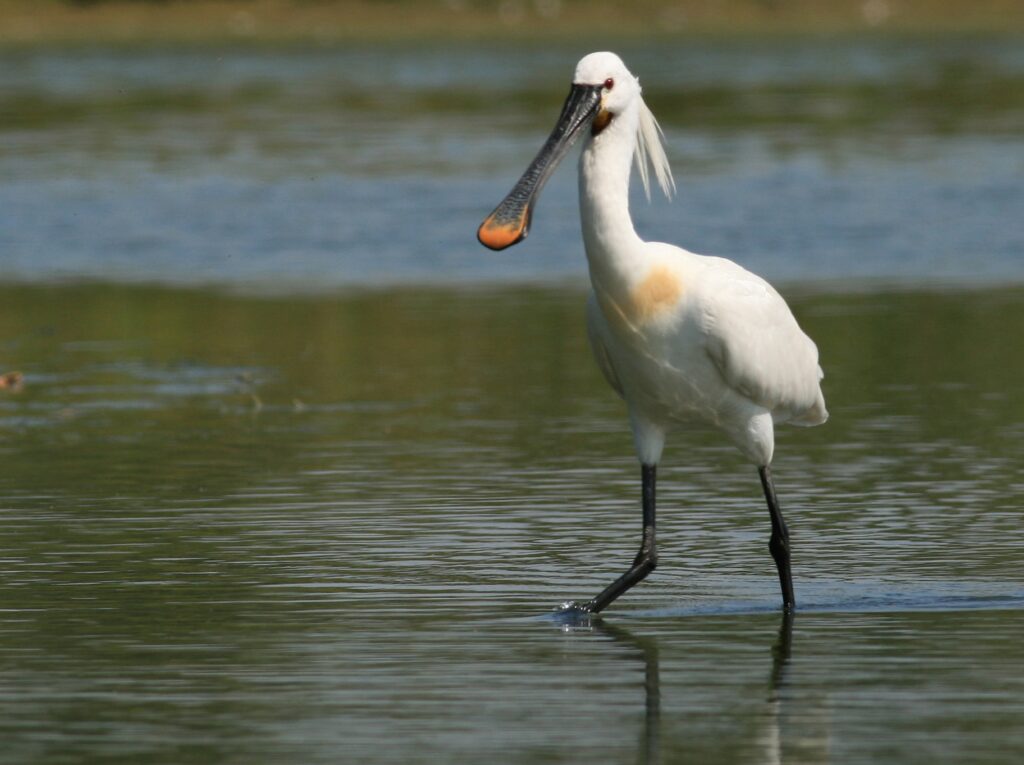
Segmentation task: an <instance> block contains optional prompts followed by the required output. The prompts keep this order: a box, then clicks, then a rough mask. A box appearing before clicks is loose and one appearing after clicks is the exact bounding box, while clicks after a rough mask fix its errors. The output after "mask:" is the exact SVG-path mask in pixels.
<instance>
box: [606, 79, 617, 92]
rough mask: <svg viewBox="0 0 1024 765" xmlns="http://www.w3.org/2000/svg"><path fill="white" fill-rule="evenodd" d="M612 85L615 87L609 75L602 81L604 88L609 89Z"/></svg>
mask: <svg viewBox="0 0 1024 765" xmlns="http://www.w3.org/2000/svg"><path fill="white" fill-rule="evenodd" d="M614 87H615V80H613V79H612V78H611V77H609V78H608V79H607V80H605V81H604V89H605V90H611V89H612V88H614Z"/></svg>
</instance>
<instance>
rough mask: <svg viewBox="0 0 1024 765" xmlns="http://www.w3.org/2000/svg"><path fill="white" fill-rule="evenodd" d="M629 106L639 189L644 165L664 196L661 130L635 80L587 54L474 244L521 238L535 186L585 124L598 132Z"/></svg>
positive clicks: (667, 184) (605, 57)
mask: <svg viewBox="0 0 1024 765" xmlns="http://www.w3.org/2000/svg"><path fill="white" fill-rule="evenodd" d="M632 109H637V117H636V119H631V120H629V121H628V122H627V124H632V125H634V126H635V127H634V131H633V132H627V134H626V138H627V139H628V140H632V141H635V147H634V148H635V152H636V159H637V164H638V166H639V168H640V178H641V181H642V182H643V185H644V190H645V191H647V193H648V196H650V184H649V181H648V164H650V165H652V166H653V167H654V171H655V175H656V176H657V178H658V182H659V184H660V185H661V188H662V190H664V191H665V194H666V195H670V194H671V190H672V189H673V188H674V185H673V183H672V174H671V170H670V169H669V165H668V159H667V158H666V156H665V151H664V149H663V148H662V145H661V129H660V128H659V127H658V123H657V121H656V120H655V119H654V115H653V114H651V112H650V110H649V109H648V108H647V106H646V104H644V101H643V98H642V97H641V95H640V81H639V80H637V78H636V77H634V76H633V75H632V74H631V73H630V71H629V70H628V69H627V68H626V65H625V64H624V63H622V59H620V58H619V57H618V56H616V55H615V54H614V53H608V52H601V53H591V54H589V55H587V56H584V57H583V58H582V59H580V62H579V63H578V64H577V65H576V72H575V74H574V76H573V80H572V86H571V87H570V89H569V95H568V96H567V97H566V99H565V103H564V104H563V106H562V113H561V115H560V116H559V118H558V122H557V123H556V124H555V128H554V130H552V131H551V135H550V136H548V140H547V141H546V142H545V143H544V146H543V147H542V148H541V150H540V152H538V154H537V156H536V157H534V159H533V162H531V163H530V166H529V167H528V168H527V169H526V172H524V173H523V175H522V177H521V178H520V179H519V181H518V182H517V183H516V185H515V186H513V187H512V190H511V191H510V192H509V193H508V194H507V195H506V197H505V198H504V199H503V200H502V201H501V203H500V204H499V205H498V206H497V207H495V208H494V211H493V212H492V213H491V214H490V215H488V216H487V217H486V218H485V219H484V222H483V223H481V224H480V228H479V229H478V230H477V234H476V235H477V239H479V240H480V243H481V244H483V245H484V246H485V247H489V248H490V249H492V250H504V249H505V248H506V247H511V246H512V245H514V244H517V243H518V242H521V241H522V240H523V239H525V238H526V235H527V234H528V233H529V231H530V220H531V218H532V217H533V206H534V204H535V203H536V201H537V197H538V196H540V192H541V189H542V188H544V184H545V183H547V180H548V178H549V177H550V176H551V173H553V172H554V170H555V167H557V166H558V163H559V162H560V161H561V159H562V158H563V157H564V156H565V155H566V154H567V153H568V152H569V149H570V148H572V145H573V144H574V143H575V142H576V140H577V139H578V138H579V137H580V135H581V134H583V133H584V132H585V131H586V129H587V128H590V133H591V135H593V136H598V135H600V134H601V133H603V132H604V131H605V130H606V129H607V128H608V126H609V125H611V124H612V123H613V122H614V121H615V120H616V119H617V118H619V117H621V116H623V115H626V114H627V113H629V112H630V110H632ZM613 132H615V131H613ZM602 140H603V139H602Z"/></svg>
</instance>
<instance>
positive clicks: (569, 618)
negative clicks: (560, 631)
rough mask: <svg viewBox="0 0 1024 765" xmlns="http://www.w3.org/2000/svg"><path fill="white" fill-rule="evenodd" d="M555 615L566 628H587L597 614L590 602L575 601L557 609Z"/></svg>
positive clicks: (568, 601) (565, 603) (567, 602)
mask: <svg viewBox="0 0 1024 765" xmlns="http://www.w3.org/2000/svg"><path fill="white" fill-rule="evenodd" d="M553 615H554V617H555V619H556V620H557V621H559V622H561V623H562V624H565V625H566V626H573V627H585V626H589V625H590V619H591V617H593V616H594V615H595V614H594V611H593V610H592V608H591V604H590V602H589V601H588V602H586V603H577V602H576V601H575V600H567V601H565V602H564V603H562V604H561V605H559V606H558V607H557V608H555V610H554V612H553Z"/></svg>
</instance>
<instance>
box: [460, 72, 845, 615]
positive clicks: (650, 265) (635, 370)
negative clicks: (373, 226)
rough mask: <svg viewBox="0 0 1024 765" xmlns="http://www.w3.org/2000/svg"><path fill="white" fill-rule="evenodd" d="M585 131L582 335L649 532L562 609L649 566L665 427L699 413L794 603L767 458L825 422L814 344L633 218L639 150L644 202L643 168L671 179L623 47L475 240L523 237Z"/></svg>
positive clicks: (603, 603) (725, 263)
mask: <svg viewBox="0 0 1024 765" xmlns="http://www.w3.org/2000/svg"><path fill="white" fill-rule="evenodd" d="M588 128H589V129H588ZM581 135H585V138H584V145H583V151H582V153H581V155H580V161H579V201H580V222H581V224H582V229H583V243H584V247H585V249H586V254H587V261H588V265H589V270H590V281H591V284H592V286H593V291H592V293H591V295H590V297H589V300H588V303H587V330H588V335H589V337H590V343H591V347H592V348H593V351H594V357H595V358H596V360H597V364H598V366H599V367H600V368H601V371H602V372H603V373H604V376H605V378H606V379H607V380H608V382H609V383H610V384H611V386H612V387H613V388H614V389H615V390H616V391H617V392H618V393H619V395H620V396H621V397H622V398H623V399H624V400H625V402H626V405H627V408H628V411H629V421H630V425H631V426H632V431H633V438H634V442H635V445H636V452H637V456H638V457H639V459H640V463H641V478H642V507H643V537H642V542H641V545H640V551H639V553H637V556H636V559H635V560H634V562H633V565H632V566H631V567H630V569H629V570H628V571H627V572H626V573H625V574H623V575H622V576H621V577H619V578H618V579H617V580H616V581H614V582H613V583H612V584H610V585H609V586H608V587H606V588H605V589H604V590H603V591H602V592H600V593H599V594H598V595H597V596H596V597H595V598H593V600H590V601H589V602H586V603H582V604H576V603H566V604H564V605H563V606H562V608H563V609H564V610H567V611H570V612H576V613H597V612H600V611H601V610H603V609H604V608H606V607H607V606H608V605H609V604H610V603H611V602H612V601H614V600H615V599H616V598H618V597H619V596H620V595H622V594H623V593H624V592H626V590H628V589H629V588H630V587H632V586H633V585H635V584H636V583H637V582H639V581H641V580H642V579H644V578H645V577H646V576H647V575H648V574H649V573H650V572H651V571H653V570H654V568H655V567H656V565H657V561H658V556H657V548H656V544H655V479H656V473H657V465H658V462H659V461H660V459H661V455H662V449H663V447H664V444H665V435H666V433H667V432H668V431H669V430H670V429H671V428H673V427H674V426H677V425H684V424H686V423H693V422H695V421H696V422H704V423H710V424H711V425H714V426H716V427H718V428H719V429H720V430H721V431H722V432H724V433H725V434H726V435H727V436H728V437H729V438H730V439H731V440H732V442H733V443H734V444H735V445H736V446H737V447H738V448H739V449H740V451H741V452H742V453H743V454H744V455H745V456H746V457H747V458H748V459H749V460H750V461H751V462H753V463H754V464H755V465H756V466H757V468H758V471H759V474H760V477H761V486H762V489H763V490H764V494H765V499H766V500H767V503H768V511H769V514H770V517H771V529H772V530H771V537H770V541H769V545H768V546H769V549H770V551H771V553H772V557H773V558H774V559H775V564H776V567H777V568H778V572H779V583H780V585H781V587H782V600H783V607H784V608H785V609H786V610H787V611H789V610H791V609H792V608H793V607H794V606H795V599H794V596H793V581H792V574H791V573H790V544H789V533H788V531H787V529H786V524H785V522H784V521H783V518H782V512H781V511H780V509H779V503H778V500H777V498H776V496H775V488H774V486H773V483H772V475H771V470H770V465H771V461H772V453H773V451H774V446H775V436H774V429H775V425H776V424H781V423H786V422H788V423H792V424H795V425H820V424H821V423H823V422H825V420H826V419H827V418H828V412H827V411H826V409H825V399H824V397H823V395H822V392H821V387H820V382H821V379H822V377H823V374H822V371H821V367H820V366H819V365H818V349H817V347H816V346H815V344H814V342H813V341H812V340H811V339H810V338H809V337H807V335H805V334H804V333H803V331H802V330H801V329H800V327H799V326H798V325H797V322H796V319H795V318H794V317H793V314H792V313H791V312H790V310H789V306H787V305H786V302H785V301H784V300H783V299H782V297H780V296H779V293H778V292H776V291H775V289H773V288H772V286H771V285H770V284H768V282H766V281H765V280H764V279H762V278H761V277H759V276H756V275H754V274H752V273H750V272H749V271H747V270H746V269H744V268H742V267H741V266H739V265H737V264H736V263H733V262H732V261H730V260H726V259H724V258H715V257H706V256H702V255H696V254H694V253H692V252H688V251H687V250H684V249H682V248H680V247H676V246H674V245H670V244H663V243H660V242H645V241H643V240H642V239H641V238H640V237H639V236H638V235H637V233H636V231H635V230H634V228H633V221H632V219H631V218H630V214H629V177H630V169H631V166H632V163H633V160H634V158H635V160H636V164H637V168H638V170H639V174H640V179H641V181H642V183H643V186H644V190H645V191H646V192H647V195H648V198H649V197H650V175H649V169H648V166H650V168H651V169H653V171H654V176H655V178H656V179H657V181H658V184H659V185H660V187H661V189H662V191H663V192H664V193H665V194H666V196H671V194H672V192H673V191H674V188H675V186H674V182H673V180H672V173H671V168H670V167H669V162H668V159H667V157H666V156H665V151H664V148H663V147H662V142H661V139H662V133H661V129H660V128H659V126H658V123H657V121H656V120H655V118H654V115H653V114H651V111H650V110H649V109H648V108H647V105H646V104H645V103H644V101H643V98H642V97H641V91H640V83H639V81H638V80H637V78H636V77H634V76H633V75H632V74H631V73H630V72H629V70H628V69H626V66H625V64H623V63H622V60H621V59H620V58H619V57H618V56H617V55H615V54H614V53H592V54H590V55H588V56H585V57H584V58H583V59H581V60H580V62H579V64H578V65H577V66H576V73H575V76H574V77H573V82H572V88H571V90H570V91H569V96H568V98H567V99H566V101H565V105H564V106H563V108H562V114H561V116H560V118H559V120H558V124H557V125H556V126H555V129H554V130H553V131H552V133H551V136H550V137H549V138H548V140H547V142H546V143H545V144H544V147H543V148H542V149H541V151H540V153H539V154H538V155H537V157H536V158H535V159H534V160H533V162H532V163H531V164H530V166H529V168H528V169H527V170H526V172H525V173H524V174H523V176H522V178H520V180H519V182H518V183H517V184H516V185H515V187H514V188H513V189H512V191H511V192H509V194H508V196H507V197H505V199H504V200H503V201H502V202H501V204H499V205H498V207H497V208H495V210H494V212H492V213H491V214H490V215H489V216H488V217H487V218H486V219H485V220H484V222H483V223H482V224H481V226H480V229H479V231H478V232H477V237H478V238H479V240H480V242H481V243H482V244H484V245H485V246H487V247H489V248H491V249H494V250H500V249H504V248H506V247H509V246H511V245H513V244H516V243H517V242H519V241H522V240H523V238H525V237H526V235H527V233H528V230H529V224H530V218H531V215H532V210H533V205H534V202H535V201H536V199H537V196H538V194H539V192H540V190H541V188H542V187H543V185H544V183H545V181H546V180H547V179H548V177H549V176H550V174H551V172H552V171H553V170H554V168H555V166H556V164H557V163H558V161H559V160H560V159H561V158H562V157H563V156H564V155H565V154H566V153H567V152H568V150H569V148H570V147H571V146H572V144H573V143H574V142H575V140H576V139H577V138H578V137H579V136H581Z"/></svg>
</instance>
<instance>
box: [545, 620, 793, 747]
mask: <svg viewBox="0 0 1024 765" xmlns="http://www.w3.org/2000/svg"><path fill="white" fill-rule="evenodd" d="M793 620H794V616H793V613H792V612H791V611H784V612H783V613H782V616H781V621H780V623H779V631H778V635H777V636H776V638H775V642H774V643H773V644H772V646H771V657H772V662H771V671H770V672H769V674H768V697H767V702H768V714H767V715H765V716H764V719H765V720H766V722H767V725H766V730H764V731H763V732H762V734H761V735H760V736H759V737H758V740H759V742H761V743H762V744H763V759H762V761H763V762H764V763H766V764H768V765H772V764H774V763H781V762H784V759H783V754H782V748H783V747H782V745H783V736H782V733H781V719H782V704H783V698H784V695H783V693H782V691H783V690H784V688H785V686H786V683H787V668H788V666H789V661H790V656H791V655H792V645H793ZM575 627H576V628H586V627H592V628H593V629H594V630H596V631H597V632H598V633H600V634H602V635H604V636H606V637H608V638H611V639H612V640H613V641H614V642H615V643H617V644H620V645H625V646H628V647H629V648H630V649H631V651H630V656H631V657H632V658H635V659H639V660H640V661H641V662H643V665H644V727H643V733H642V734H641V738H640V746H639V750H638V756H637V762H638V763H640V764H641V765H660V763H661V762H662V751H661V669H660V667H659V663H658V638H657V636H655V635H646V636H640V635H637V634H636V633H634V632H632V631H630V630H628V629H626V628H625V627H623V626H622V625H621V624H612V623H610V622H607V621H605V620H604V619H602V618H600V617H593V618H592V619H591V618H587V619H585V620H583V621H577V622H575ZM565 629H573V627H565Z"/></svg>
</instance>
